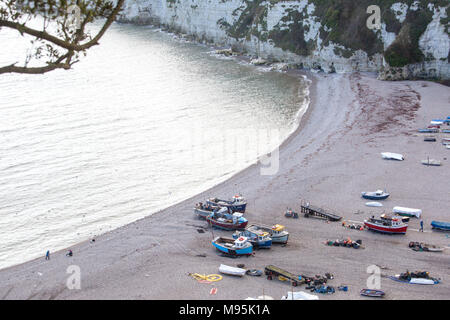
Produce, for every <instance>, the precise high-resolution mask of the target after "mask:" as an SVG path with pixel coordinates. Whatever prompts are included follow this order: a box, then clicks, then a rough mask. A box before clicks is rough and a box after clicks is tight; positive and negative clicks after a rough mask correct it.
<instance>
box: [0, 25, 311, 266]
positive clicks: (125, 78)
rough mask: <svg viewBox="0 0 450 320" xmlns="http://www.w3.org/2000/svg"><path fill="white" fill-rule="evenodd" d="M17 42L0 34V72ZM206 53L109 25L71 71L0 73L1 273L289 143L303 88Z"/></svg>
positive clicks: (155, 34) (159, 35) (14, 56)
mask: <svg viewBox="0 0 450 320" xmlns="http://www.w3.org/2000/svg"><path fill="white" fill-rule="evenodd" d="M24 44H26V43H24V41H23V39H22V38H20V37H18V36H17V34H16V33H13V32H8V31H6V30H2V31H1V32H0V48H1V49H0V50H1V51H0V63H1V65H5V64H6V63H12V62H15V61H22V60H20V59H22V57H23V52H24V49H23V48H24ZM211 51H212V49H211V48H209V47H206V46H200V45H195V44H191V43H186V42H182V41H179V40H175V39H173V37H172V36H171V35H170V34H165V33H163V32H160V31H159V30H156V29H152V28H149V27H138V26H130V25H114V26H113V27H112V28H111V29H110V30H109V32H108V33H107V34H106V36H105V37H104V39H103V40H102V41H101V45H100V46H98V47H95V48H93V49H92V50H90V51H89V52H88V55H87V57H85V58H83V59H82V61H81V62H80V63H79V64H77V65H75V68H74V69H73V70H70V71H55V72H52V73H48V74H46V75H33V76H27V75H0V268H3V267H7V266H10V265H14V264H17V263H21V262H24V261H26V260H29V259H32V258H35V257H38V256H43V255H44V254H45V252H46V250H50V251H55V250H58V249H62V248H65V247H67V246H70V245H72V244H74V243H77V242H80V241H83V240H85V239H88V238H90V237H93V236H95V235H98V234H101V233H103V232H106V231H108V230H111V229H113V228H116V227H119V226H121V225H124V224H127V223H129V222H132V221H135V220H137V219H139V218H142V217H145V216H148V215H150V214H152V213H154V212H157V211H158V210H160V209H162V208H165V207H167V206H169V205H171V204H174V203H176V202H179V201H181V200H183V199H186V198H187V197H189V196H192V195H194V194H196V193H198V192H200V191H203V190H205V189H206V188H208V187H211V186H213V185H215V184H217V183H218V182H220V181H223V180H224V179H226V178H227V177H230V176H231V175H232V174H234V173H236V172H237V171H238V170H241V169H243V168H244V167H246V166H248V165H249V164H250V163H252V162H254V161H255V159H256V157H257V156H258V155H261V154H263V153H265V152H268V151H271V150H272V149H273V148H274V147H276V146H277V145H278V144H279V143H280V142H281V141H282V140H284V139H285V138H286V137H287V136H288V135H289V133H290V132H291V131H292V130H293V128H295V126H296V121H297V114H298V113H299V110H301V108H302V106H304V102H305V94H306V91H305V88H306V83H305V82H303V81H302V80H299V79H296V78H293V77H290V76H287V75H285V74H281V73H277V72H265V71H264V70H262V69H259V68H256V67H253V66H249V65H246V64H244V63H238V62H236V61H232V60H224V59H218V58H217V57H215V56H214V55H212V54H211ZM19 56H20V59H18V57H19ZM249 137H250V138H249ZM236 192H239V190H236ZM221 196H232V195H221Z"/></svg>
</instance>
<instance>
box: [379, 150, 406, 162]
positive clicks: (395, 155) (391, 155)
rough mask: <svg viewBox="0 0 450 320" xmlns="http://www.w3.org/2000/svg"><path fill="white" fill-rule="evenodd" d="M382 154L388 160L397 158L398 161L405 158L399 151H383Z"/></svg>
mask: <svg viewBox="0 0 450 320" xmlns="http://www.w3.org/2000/svg"><path fill="white" fill-rule="evenodd" d="M381 156H382V157H383V159H386V160H397V161H403V160H405V157H403V155H401V154H399V153H392V152H382V153H381Z"/></svg>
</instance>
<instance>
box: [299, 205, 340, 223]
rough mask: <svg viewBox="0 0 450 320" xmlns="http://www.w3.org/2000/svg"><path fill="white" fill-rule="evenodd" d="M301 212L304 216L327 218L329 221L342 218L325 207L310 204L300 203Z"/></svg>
mask: <svg viewBox="0 0 450 320" xmlns="http://www.w3.org/2000/svg"><path fill="white" fill-rule="evenodd" d="M301 212H302V213H304V215H305V217H306V218H308V217H318V218H323V219H327V220H329V221H339V220H341V219H342V217H341V216H338V215H337V214H334V213H331V212H329V211H326V210H325V209H322V208H319V207H315V206H312V205H310V204H302V205H301Z"/></svg>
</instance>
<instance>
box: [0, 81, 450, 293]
mask: <svg viewBox="0 0 450 320" xmlns="http://www.w3.org/2000/svg"><path fill="white" fill-rule="evenodd" d="M311 76H312V79H311V80H312V83H311V84H310V106H309V107H308V110H307V111H306V113H305V114H304V115H303V117H302V119H301V120H300V123H299V126H298V128H297V129H296V130H295V131H294V132H293V134H291V135H290V136H289V137H288V138H287V139H285V141H284V142H283V143H282V144H281V145H280V147H279V154H280V170H279V172H278V173H277V174H275V175H274V176H261V175H260V174H259V166H258V165H257V164H252V165H251V166H249V167H247V168H246V169H244V170H242V171H240V172H238V173H236V174H235V175H233V176H232V177H230V178H229V179H227V180H226V181H224V182H222V183H219V184H218V185H216V186H214V187H212V188H210V189H208V190H206V191H204V192H202V193H200V194H198V195H196V196H194V197H191V198H189V199H187V200H184V201H182V202H180V203H178V204H175V205H173V206H171V207H168V208H167V209H164V210H162V211H160V212H158V213H155V214H153V215H151V216H149V217H146V218H143V219H140V220H137V221H135V222H132V223H130V224H127V225H125V226H122V227H120V228H118V229H115V230H113V231H109V232H107V233H105V234H102V235H100V236H98V237H97V238H96V242H95V243H94V244H92V243H90V242H89V241H85V242H82V243H79V244H77V245H75V246H72V247H70V249H72V250H73V252H74V256H73V257H72V258H68V257H65V255H64V252H63V250H61V251H59V252H55V253H52V256H51V260H50V261H45V260H44V257H42V258H38V259H34V260H32V261H29V262H25V263H23V264H19V265H15V266H12V267H8V268H6V269H2V270H0V283H1V285H0V297H2V298H3V299H225V300H228V299H245V298H246V297H252V296H253V297H254V296H258V295H261V292H262V290H264V292H265V293H266V294H267V295H270V296H272V297H274V298H275V299H279V298H280V297H281V296H282V295H285V294H286V291H289V290H290V286H289V285H286V284H284V283H283V282H281V281H268V280H266V279H265V277H260V278H258V277H247V276H246V277H244V278H243V279H236V278H232V277H226V276H224V279H223V280H222V281H219V282H217V283H215V284H214V285H215V286H217V288H218V293H217V295H214V296H211V295H209V290H210V289H211V285H207V284H200V283H197V282H195V281H194V280H193V279H192V278H190V277H189V276H187V273H188V272H198V273H207V274H210V273H217V268H218V266H219V265H220V264H221V263H224V264H227V265H233V266H235V265H236V264H237V263H244V264H245V265H246V268H257V269H263V268H264V266H265V265H268V264H275V265H277V266H280V267H282V268H284V269H286V270H289V271H291V272H294V273H302V274H306V275H314V274H324V273H326V272H331V273H332V274H334V276H335V279H334V280H332V281H330V285H333V286H336V287H337V286H338V285H341V284H347V285H349V288H350V290H349V292H336V293H335V294H333V295H319V298H320V299H363V298H362V297H361V296H360V295H359V290H360V289H361V288H362V287H364V286H365V283H366V280H367V277H368V274H367V272H366V268H367V267H368V266H369V265H373V264H376V265H379V266H384V267H386V268H388V269H383V271H382V272H383V274H397V273H400V272H404V271H406V269H408V268H409V269H410V270H411V269H418V270H419V269H424V270H428V271H430V272H431V275H432V276H438V277H441V278H442V280H443V282H442V283H441V284H439V285H436V286H428V287H427V286H414V285H403V284H398V283H396V282H394V281H389V280H387V279H384V278H382V290H385V291H386V292H387V296H386V298H387V299H442V298H444V299H450V297H449V296H448V292H450V291H449V289H450V285H449V284H448V281H449V280H450V279H449V277H448V274H449V272H448V270H449V269H448V266H449V262H450V255H449V250H448V249H447V250H446V251H444V252H443V253H440V254H436V253H429V252H414V251H412V250H411V249H409V248H408V247H407V244H408V242H409V241H423V242H427V243H433V244H437V245H447V246H448V244H446V242H448V241H446V240H445V238H444V237H443V235H442V233H436V232H431V231H430V230H429V229H430V228H429V221H430V220H431V219H441V218H447V219H448V215H446V214H445V211H444V210H445V208H448V200H446V199H448V198H445V196H446V191H447V189H448V187H447V189H446V181H448V179H449V178H450V172H449V171H448V170H446V169H445V166H446V165H450V164H449V163H448V162H447V161H446V163H444V165H443V166H442V168H432V169H430V168H425V167H424V166H420V164H419V163H418V162H419V161H417V160H418V159H420V157H422V156H423V153H425V152H430V153H431V152H433V153H434V154H436V155H439V157H445V156H446V155H447V154H448V153H446V151H447V150H444V149H443V148H438V145H432V144H426V143H424V142H423V141H421V138H420V137H421V136H419V135H417V134H413V131H414V130H415V129H417V126H422V125H424V124H425V123H424V121H429V119H430V117H433V118H435V117H438V115H440V116H443V114H442V113H444V112H447V109H446V107H447V103H448V99H449V98H450V92H449V90H448V88H446V87H444V86H441V85H439V84H435V83H430V82H426V81H421V82H410V81H403V82H397V83H386V82H385V83H383V82H380V81H378V80H376V79H374V77H373V75H370V74H369V75H367V74H343V75H342V74H335V75H311ZM417 104H419V107H417V106H416V105H417ZM382 151H392V152H396V151H398V152H401V153H404V154H406V155H407V158H406V159H407V160H405V161H403V162H400V163H395V162H390V161H383V160H381V157H380V155H379V152H382ZM368 168H370V170H368ZM435 169H437V170H435ZM441 169H443V170H441ZM410 180H411V181H419V184H414V183H407V182H408V181H410ZM236 185H239V188H240V190H242V191H243V192H242V193H243V195H244V196H245V197H246V198H247V200H248V206H247V208H248V209H247V212H246V217H247V218H248V220H249V222H250V223H264V224H275V223H281V224H283V225H285V226H286V227H287V229H288V231H289V232H290V234H291V236H290V240H289V243H288V245H287V246H285V247H280V246H274V247H273V248H271V249H270V250H267V251H262V250H259V251H256V253H255V256H253V257H250V258H248V259H246V258H241V259H236V260H235V259H229V258H225V257H221V256H220V255H218V254H217V252H216V251H215V250H214V248H213V247H212V245H211V243H210V241H211V236H212V234H211V229H209V228H208V227H207V225H206V223H205V222H204V221H202V220H199V219H197V218H196V217H195V216H194V213H193V210H192V208H193V205H194V204H195V203H196V202H198V201H202V200H203V199H204V198H207V197H210V196H230V195H232V194H233V193H232V191H233V190H234V188H235V186H236ZM384 185H388V186H389V189H390V192H391V195H392V199H389V200H387V201H386V202H385V203H384V204H385V205H386V209H387V210H389V208H390V206H391V205H393V204H394V203H395V204H397V203H398V205H400V204H401V205H404V206H411V207H421V208H423V209H424V221H425V226H426V228H425V229H426V230H425V231H426V232H425V233H418V232H417V231H414V229H416V228H417V225H418V221H417V220H413V221H411V223H410V229H411V230H408V232H407V234H406V235H405V236H398V237H396V236H386V235H382V234H375V233H371V232H368V231H361V232H360V231H356V230H348V229H345V228H343V227H342V226H341V224H340V223H325V222H324V221H321V220H316V219H306V218H304V217H300V218H299V219H287V218H285V217H284V210H285V208H286V206H289V207H292V208H293V209H294V210H296V211H298V209H299V208H298V205H299V202H300V199H307V200H308V201H310V202H311V203H312V204H315V205H318V206H322V207H331V208H333V210H334V211H337V212H338V213H340V214H341V215H343V216H344V219H345V220H346V221H349V220H358V221H361V220H363V219H364V218H365V217H367V216H369V215H371V214H372V213H373V212H374V211H375V212H377V213H381V211H376V210H380V209H373V208H369V209H368V208H367V207H364V201H361V199H360V191H361V189H365V188H372V189H373V188H376V187H378V186H380V187H382V186H384ZM421 185H427V186H428V188H427V189H426V190H423V188H421V187H420V186H421ZM419 193H420V196H419ZM436 199H443V200H441V201H437V200H436ZM360 209H363V210H364V213H362V214H360V213H358V214H357V213H355V212H356V211H357V210H360ZM381 210H384V209H381ZM356 214H357V215H356ZM198 229H202V230H203V231H204V232H203V233H199V232H197V230H198ZM213 232H214V234H215V235H229V234H230V233H231V232H226V231H217V230H214V231H213ZM346 237H351V238H354V239H362V241H363V244H364V245H365V246H366V248H365V249H364V250H354V249H348V248H334V247H327V246H325V245H324V243H323V242H324V241H325V240H326V239H337V238H346ZM70 265H78V266H80V269H81V275H82V280H81V281H82V284H81V290H68V289H67V288H66V286H65V284H66V280H67V277H68V274H67V273H66V270H67V267H68V266H70ZM405 289H408V290H405ZM296 290H302V291H304V290H305V289H304V286H300V287H298V288H297V289H296ZM186 292H189V295H187V294H186Z"/></svg>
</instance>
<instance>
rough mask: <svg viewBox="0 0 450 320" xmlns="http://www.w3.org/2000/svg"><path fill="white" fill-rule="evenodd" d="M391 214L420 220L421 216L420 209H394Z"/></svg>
mask: <svg viewBox="0 0 450 320" xmlns="http://www.w3.org/2000/svg"><path fill="white" fill-rule="evenodd" d="M392 212H393V213H395V214H398V215H400V216H406V217H416V218H420V216H421V215H422V210H420V209H412V208H404V207H394V208H393V209H392Z"/></svg>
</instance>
